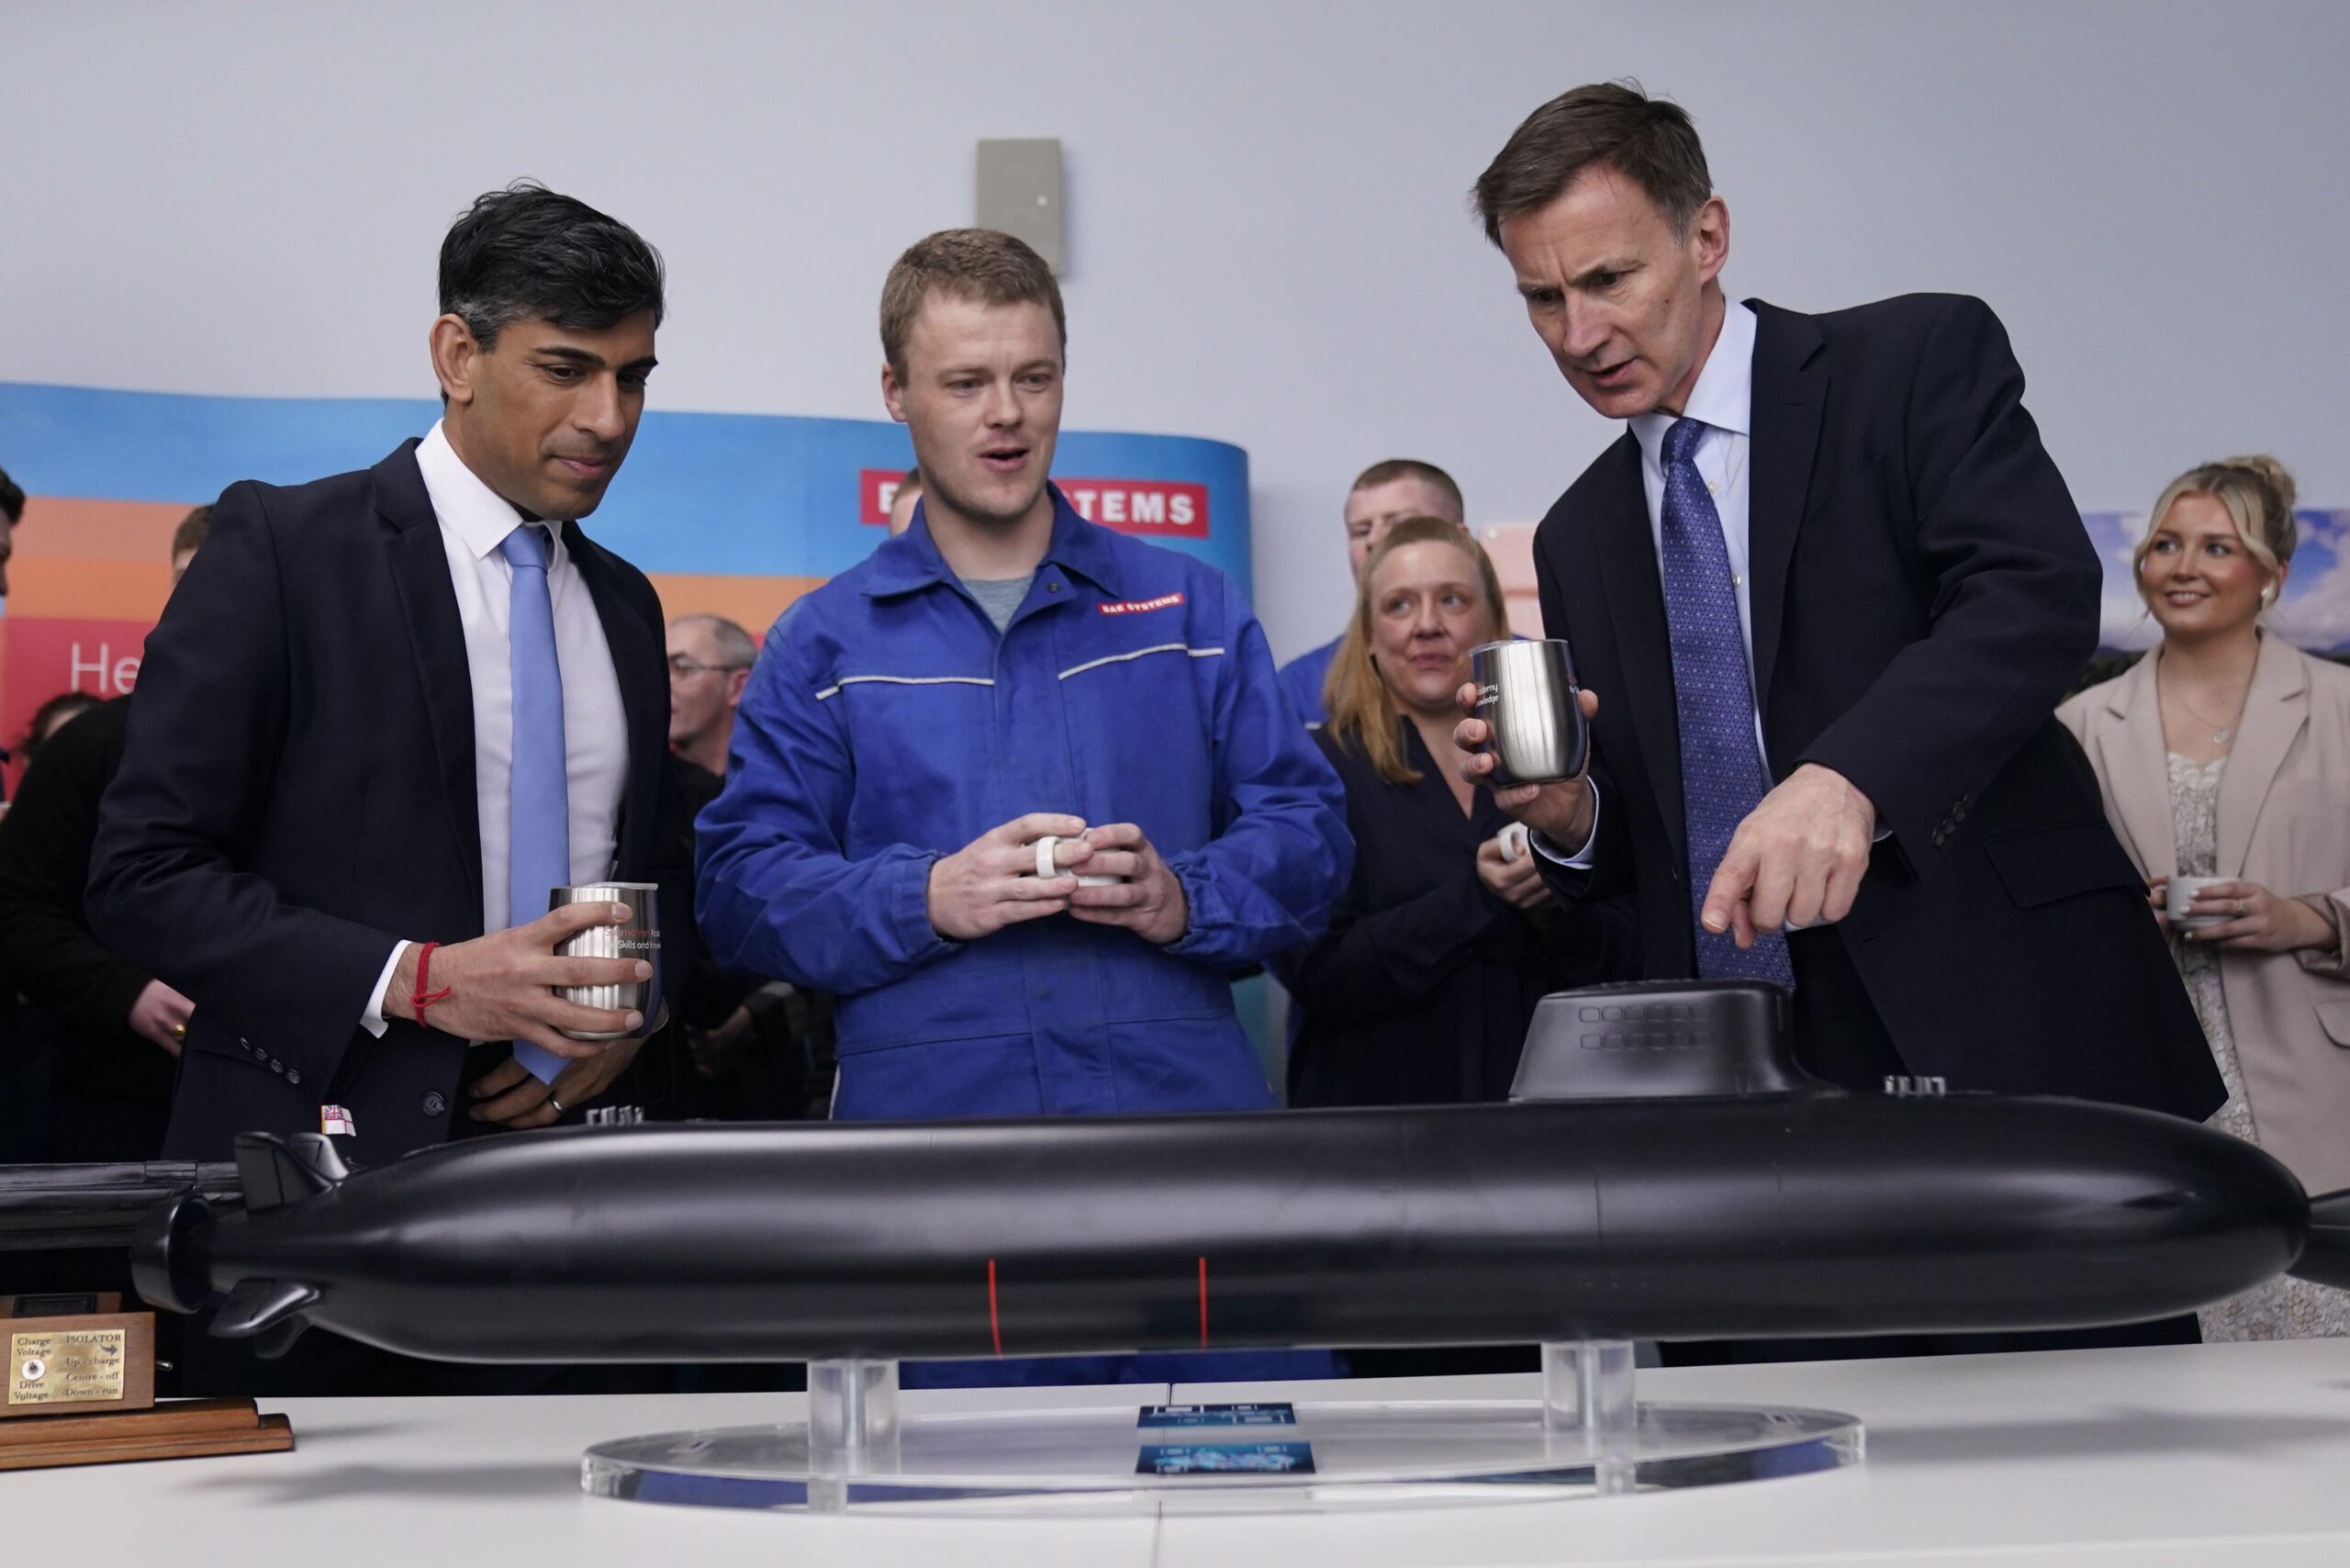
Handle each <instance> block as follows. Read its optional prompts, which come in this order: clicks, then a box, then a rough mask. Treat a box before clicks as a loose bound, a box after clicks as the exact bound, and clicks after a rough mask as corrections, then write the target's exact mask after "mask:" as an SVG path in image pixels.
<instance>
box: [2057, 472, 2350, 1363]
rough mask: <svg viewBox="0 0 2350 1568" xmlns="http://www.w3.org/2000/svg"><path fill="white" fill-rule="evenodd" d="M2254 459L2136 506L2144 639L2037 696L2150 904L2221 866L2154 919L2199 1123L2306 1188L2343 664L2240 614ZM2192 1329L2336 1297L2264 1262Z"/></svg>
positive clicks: (2315, 1179) (2330, 1181)
mask: <svg viewBox="0 0 2350 1568" xmlns="http://www.w3.org/2000/svg"><path fill="white" fill-rule="evenodd" d="M2292 508H2293V481H2292V477H2291V476H2289V475H2288V474H2287V473H2286V472H2285V470H2284V468H2283V467H2282V466H2281V465H2278V464H2277V460H2276V459H2275V458H2273V457H2240V458H2232V459H2230V460H2229V461H2227V462H2225V463H2213V464H2206V465H2203V466H2201V467H2199V468H2195V469H2191V470H2189V471H2188V473H2185V474H2182V475H2180V476H2178V478H2177V479H2175V480H2173V481H2172V482H2171V484H2170V485H2169V486H2168V487H2166V488H2165V490H2164V491H2163V494H2162V497H2161V498H2160V499H2159V500H2157V501H2156V502H2155V503H2154V516H2153V520H2152V521H2151V522H2150V523H2149V525H2148V527H2147V530H2146V537H2145V539H2144V540H2143V542H2142V543H2140V544H2139V546H2138V551H2137V556H2136V568H2137V575H2138V590H2139V592H2140V593H2141V594H2143V596H2144V598H2145V600H2146V605H2147V608H2148V609H2149V610H2151V611H2152V613H2153V615H2154V620H2155V621H2156V622H2159V623H2160V624H2161V626H2162V629H2163V641H2162V645H2161V646H2160V647H2158V648H2156V649H2155V650H2154V652H2153V653H2151V654H2149V655H2146V656H2145V657H2144V658H2143V659H2141V660H2139V661H2138V663H2137V664H2136V665H2135V666H2132V668H2131V669H2130V670H2129V671H2128V672H2127V673H2125V674H2123V675H2121V676H2119V677H2117V678H2114V679H2112V680H2109V681H2106V682H2104V683H2103V684H2102V685H2098V686H2094V687H2091V688H2090V689H2088V690H2087V691H2084V692H2081V693H2080V694H2079V695H2077V696H2076V697H2073V698H2071V699H2070V700H2067V701H2066V702H2065V705H2064V706H2063V707H2062V708H2060V709H2058V710H2057V717H2058V718H2059V719H2061V720H2063V721H2064V722H2065V725H2066V726H2067V727H2068V728H2070V729H2071V730H2072V732H2073V734H2075V735H2076V736H2077V737H2078V738H2079V740H2080V743H2081V745H2082V748H2083V749H2084V750H2086V751H2087V753H2088V757H2089V761H2090V763H2091V764H2092V765H2094V766H2095V767H2096V768H2097V774H2098V780H2099V782H2100V784H2101V785H2102V787H2103V789H2104V792H2105V809H2106V814H2107V816H2109V818H2110V819H2111V820H2112V823H2113V828H2114V832H2115V834H2117V835H2118V836H2119V837H2120V838H2121V846H2122V847H2123V848H2124V849H2126V850H2128V851H2129V852H2130V857H2131V858H2132V860H2134V861H2136V862H2137V866H2138V869H2139V871H2140V872H2141V873H2143V875H2144V876H2145V878H2146V883H2147V889H2148V897H2149V899H2150V900H2151V901H2152V902H2153V903H2154V909H2155V912H2156V917H2157V918H2158V919H2162V918H2163V910H2164V906H2165V900H2166V896H2167V890H2168V885H2169V882H2170V879H2171V878H2172V877H2174V876H2178V877H2190V876H2202V877H2212V876H2216V877H2222V878H2226V879H2227V880H2225V881H2221V882H2219V883H2216V884H2214V885H2212V886H2210V887H2208V888H2205V889H2204V890H2201V891H2200V892H2199V894H2198V895H2197V897H2196V899H2195V901H2194V904H2193V907H2192V908H2191V909H2190V910H2188V911H2187V912H2186V913H2189V914H2192V915H2197V916H2209V915H2220V916H2224V917H2225V918H2224V919H2222V920H2221V923H2220V924H2215V925H2210V926H2206V927H2203V928H2201V929H2197V930H2170V928H2169V923H2168V921H2167V920H2165V921H2164V924H2165V929H2166V930H2169V934H2170V936H2171V946H2172V950H2173V952H2174V953H2176V954H2177V957H2178V959H2179V969H2180V971H2181V972H2182V974H2183V975H2184V976H2185V978H2186V980H2187V984H2188V992H2189V994H2190V995H2191V996H2192V997H2193V998H2194V1002H2195V1011H2196V1014H2197V1016H2198V1017H2199V1018H2200V1019H2201V1020H2202V1024H2203V1033H2204V1036H2205V1037H2206V1038H2208V1039H2209V1040H2210V1042H2211V1050H2212V1054H2213V1055H2214V1056H2215V1057H2216V1058H2218V1061H2219V1066H2220V1072H2221V1077H2222V1078H2224V1079H2225V1080H2226V1081H2227V1085H2228V1103H2227V1104H2226V1106H2225V1107H2223V1108H2222V1109H2221V1112H2220V1114H2218V1115H2217V1116H2215V1117H2213V1118H2212V1120H2213V1122H2214V1124H2215V1125H2217V1126H2223V1127H2225V1128H2226V1129H2227V1130H2228V1131H2230V1132H2232V1133H2233V1134H2235V1135H2236V1136H2237V1137H2243V1138H2246V1139H2249V1140H2251V1141H2253V1142H2255V1143H2257V1144H2259V1145H2261V1146H2262V1147H2263V1148H2266V1149H2267V1150H2268V1151H2269V1152H2270V1153H2271V1154H2274V1155H2275V1156H2276V1157H2277V1159H2281V1160H2283V1161H2284V1162H2285V1163H2286V1164H2287V1165H2288V1166H2290V1167H2291V1168H2292V1170H2293V1172H2294V1174H2296V1175H2298V1176H2299V1177H2300V1179H2301V1182H2302V1184H2303V1185H2304V1186H2306V1187H2307V1188H2308V1189H2309V1190H2310V1191H2311V1193H2326V1192H2332V1191H2333V1190H2335V1189H2337V1188H2342V1187H2350V949H2345V946H2344V932H2345V930H2350V669H2345V668H2344V667H2342V666H2337V665H2333V664H2329V663H2326V662H2325V661H2323V660H2322V659H2315V658H2311V656H2309V655H2306V654H2303V653H2301V652H2300V651H2298V650H2296V649H2294V648H2292V647H2290V646H2288V644H2286V643H2285V642H2284V641H2283V640H2282V639H2281V638H2278V637H2275V636H2271V635H2268V634H2266V633H2264V632H2263V631H2262V629H2261V624H2260V623H2261V618H2262V615H2263V613H2264V612H2265V611H2266V610H2267V609H2268V607H2269V606H2270V605H2273V604H2274V603H2276V601H2277V595H2278V594H2279V593H2280V592H2282V591H2283V589H2284V586H2285V577H2286V574H2287V573H2288V571H2289V570H2290V567H2291V563H2292V554H2293V545H2294V543H2295V539H2296V532H2295V528H2294V523H2293V511H2292ZM2199 1316H2200V1317H2201V1319H2202V1328H2203V1337H2204V1338H2205V1339H2207V1340H2212V1339H2277V1338H2311V1337H2315V1336H2321V1335H2343V1334H2350V1294H2345V1293H2344V1292H2340V1291H2332V1290H2327V1289H2325V1288H2323V1287H2322V1286H2318V1285H2311V1284H2308V1283H2305V1282H2301V1281H2299V1280H2290V1279H2279V1280H2277V1281H2273V1282H2270V1283H2268V1284H2266V1285H2263V1286H2260V1287H2258V1288H2257V1289H2255V1290H2254V1291H2253V1292H2251V1293H2249V1294H2245V1295H2243V1296H2239V1297H2237V1298H2235V1299H2234V1300H2232V1301H2227V1302H2222V1303H2221V1304H2220V1305H2217V1306H2213V1307H2207V1308H2206V1309H2205V1310H2204V1311H2203V1312H2202V1313H2201V1314H2200V1315H2199Z"/></svg>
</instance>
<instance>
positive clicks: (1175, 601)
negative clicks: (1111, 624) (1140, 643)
mask: <svg viewBox="0 0 2350 1568" xmlns="http://www.w3.org/2000/svg"><path fill="white" fill-rule="evenodd" d="M1182 602H1183V596H1182V595H1181V594H1180V593H1162V594H1160V595H1159V596H1158V598H1157V599H1121V600H1119V601H1118V602H1117V603H1115V604H1098V605H1095V606H1094V608H1095V609H1096V610H1100V611H1101V612H1102V614H1104V615H1140V614H1141V613H1142V612H1143V611H1144V610H1172V609H1174V608H1175V606H1177V605H1179V604H1181V603H1182Z"/></svg>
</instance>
